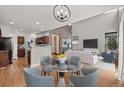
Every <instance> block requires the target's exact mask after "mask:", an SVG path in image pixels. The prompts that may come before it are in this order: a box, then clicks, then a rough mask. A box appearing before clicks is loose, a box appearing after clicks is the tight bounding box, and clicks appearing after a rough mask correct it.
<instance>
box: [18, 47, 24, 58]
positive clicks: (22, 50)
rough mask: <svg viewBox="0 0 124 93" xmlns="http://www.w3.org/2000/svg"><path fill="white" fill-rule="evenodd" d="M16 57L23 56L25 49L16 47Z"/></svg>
mask: <svg viewBox="0 0 124 93" xmlns="http://www.w3.org/2000/svg"><path fill="white" fill-rule="evenodd" d="M18 57H25V49H24V48H18Z"/></svg>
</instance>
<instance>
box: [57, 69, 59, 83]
mask: <svg viewBox="0 0 124 93" xmlns="http://www.w3.org/2000/svg"><path fill="white" fill-rule="evenodd" d="M57 81H59V72H58V71H57Z"/></svg>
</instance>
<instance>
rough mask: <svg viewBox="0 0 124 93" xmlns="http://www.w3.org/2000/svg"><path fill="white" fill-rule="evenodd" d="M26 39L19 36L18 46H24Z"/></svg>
mask: <svg viewBox="0 0 124 93" xmlns="http://www.w3.org/2000/svg"><path fill="white" fill-rule="evenodd" d="M24 42H25V39H24V37H23V36H18V44H24Z"/></svg>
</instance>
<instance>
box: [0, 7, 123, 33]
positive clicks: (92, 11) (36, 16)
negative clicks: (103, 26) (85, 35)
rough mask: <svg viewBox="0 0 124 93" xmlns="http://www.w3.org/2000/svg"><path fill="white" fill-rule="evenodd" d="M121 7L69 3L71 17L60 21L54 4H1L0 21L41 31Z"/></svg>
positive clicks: (24, 28)
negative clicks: (12, 21)
mask: <svg viewBox="0 0 124 93" xmlns="http://www.w3.org/2000/svg"><path fill="white" fill-rule="evenodd" d="M119 7H123V6H122V5H69V8H70V11H71V17H70V19H69V20H68V21H66V22H58V21H57V20H56V19H55V18H54V17H53V8H54V6H53V5H6V6H2V5H1V6H0V23H3V24H6V25H10V26H13V27H15V28H16V29H23V31H25V32H41V31H46V30H52V29H55V28H58V27H61V26H64V25H68V24H70V23H74V22H77V21H80V20H83V19H86V18H89V17H93V16H96V15H98V14H101V13H104V12H106V11H109V10H112V9H116V8H119ZM10 19H14V20H15V23H14V24H10V23H9V20H10ZM36 22H39V24H36ZM41 26H44V27H41ZM41 29H42V30H41Z"/></svg>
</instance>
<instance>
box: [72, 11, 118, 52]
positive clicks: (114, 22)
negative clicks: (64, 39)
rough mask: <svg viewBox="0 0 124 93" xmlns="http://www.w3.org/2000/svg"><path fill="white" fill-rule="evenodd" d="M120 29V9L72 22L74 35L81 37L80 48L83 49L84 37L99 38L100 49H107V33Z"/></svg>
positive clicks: (101, 50) (102, 50)
mask: <svg viewBox="0 0 124 93" xmlns="http://www.w3.org/2000/svg"><path fill="white" fill-rule="evenodd" d="M117 31H118V11H117V10H116V11H113V12H110V13H103V14H101V15H97V16H95V17H91V18H88V19H85V20H82V21H80V22H76V23H73V24H72V36H78V37H79V40H78V42H79V45H78V49H83V40H84V39H96V38H97V39H98V49H99V50H100V52H104V50H105V33H107V32H117Z"/></svg>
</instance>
